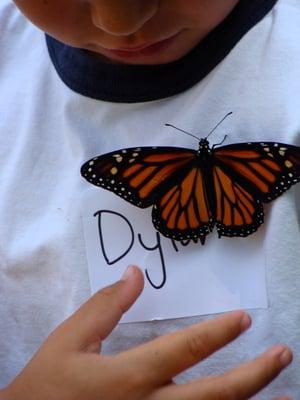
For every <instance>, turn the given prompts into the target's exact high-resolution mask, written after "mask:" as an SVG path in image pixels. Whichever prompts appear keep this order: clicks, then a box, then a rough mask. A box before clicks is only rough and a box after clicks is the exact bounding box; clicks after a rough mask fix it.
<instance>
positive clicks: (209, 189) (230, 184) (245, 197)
mask: <svg viewBox="0 0 300 400" xmlns="http://www.w3.org/2000/svg"><path fill="white" fill-rule="evenodd" d="M81 174H82V176H83V177H84V178H85V179H86V180H88V182H90V183H92V184H94V185H96V186H99V187H103V188H104V189H107V190H110V191H112V192H114V193H115V194H116V195H118V196H120V197H122V198H123V199H124V200H126V201H128V202H130V203H132V204H134V205H136V206H137V207H140V208H146V207H149V206H153V209H152V221H153V224H154V227H155V228H156V229H157V230H158V231H160V232H161V233H162V234H163V235H164V236H166V237H168V238H171V239H174V240H179V241H183V240H193V241H195V242H196V241H197V240H200V241H201V243H202V244H204V242H205V238H206V236H207V235H208V234H209V233H210V232H211V231H212V230H213V228H214V227H216V229H217V232H218V235H219V237H221V236H228V237H234V236H235V237H236V236H238V237H245V236H248V235H250V234H251V233H253V232H255V231H256V230H257V228H258V227H259V226H260V225H261V224H262V223H263V221H264V213H263V204H262V203H266V202H269V201H272V200H274V199H275V198H276V197H278V196H279V195H280V194H282V193H283V192H284V191H286V190H288V189H289V188H290V187H291V186H292V185H294V184H295V183H297V182H299V181H300V148H299V147H296V146H292V145H287V144H283V143H273V142H266V143H261V142H256V143H237V144H231V145H227V146H221V147H217V148H216V146H212V147H210V146H209V142H208V140H207V139H201V140H200V142H199V148H198V150H193V149H187V148H180V147H141V148H128V149H122V150H119V151H116V152H112V153H108V154H104V155H102V156H99V157H95V158H93V159H91V160H89V161H87V162H86V163H85V164H84V165H83V166H82V168H81Z"/></svg>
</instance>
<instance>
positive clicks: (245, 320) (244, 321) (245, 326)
mask: <svg viewBox="0 0 300 400" xmlns="http://www.w3.org/2000/svg"><path fill="white" fill-rule="evenodd" d="M251 322H252V321H251V318H250V316H249V315H248V314H245V315H244V316H243V318H242V320H241V329H242V332H244V331H246V330H247V329H248V328H250V326H251Z"/></svg>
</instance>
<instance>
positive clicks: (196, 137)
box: [165, 124, 200, 142]
mask: <svg viewBox="0 0 300 400" xmlns="http://www.w3.org/2000/svg"><path fill="white" fill-rule="evenodd" d="M165 126H170V127H171V128H174V129H176V130H177V131H180V132H183V133H185V134H186V135H189V136H192V137H193V138H195V139H197V140H198V142H199V141H200V138H198V136H195V135H193V134H192V133H189V132H186V131H184V130H183V129H180V128H177V127H176V126H174V125H171V124H165Z"/></svg>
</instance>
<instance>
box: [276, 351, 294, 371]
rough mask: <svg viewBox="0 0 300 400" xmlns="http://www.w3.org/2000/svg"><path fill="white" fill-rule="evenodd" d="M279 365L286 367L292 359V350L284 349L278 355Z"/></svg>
mask: <svg viewBox="0 0 300 400" xmlns="http://www.w3.org/2000/svg"><path fill="white" fill-rule="evenodd" d="M279 359H280V362H281V365H282V366H283V367H284V368H285V367H287V366H288V365H289V364H290V363H291V362H292V359H293V355H292V352H291V351H290V350H289V349H284V350H283V352H282V353H281V355H280V356H279Z"/></svg>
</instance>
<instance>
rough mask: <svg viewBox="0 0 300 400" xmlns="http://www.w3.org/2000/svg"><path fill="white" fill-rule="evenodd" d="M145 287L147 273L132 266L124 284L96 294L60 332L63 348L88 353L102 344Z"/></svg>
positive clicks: (121, 281)
mask: <svg viewBox="0 0 300 400" xmlns="http://www.w3.org/2000/svg"><path fill="white" fill-rule="evenodd" d="M143 286H144V279H143V273H142V272H141V270H140V269H139V268H137V267H134V266H130V267H128V268H127V270H126V271H125V273H124V274H123V276H122V278H121V280H120V281H118V282H116V283H114V284H113V285H111V286H107V287H105V288H104V289H102V290H100V291H98V292H97V293H95V294H94V295H93V296H92V297H91V298H90V299H89V300H88V301H87V302H86V303H84V304H83V305H82V306H81V307H80V308H79V309H78V310H77V311H76V312H75V313H74V314H73V315H72V316H71V317H70V318H68V319H67V320H66V321H65V322H63V324H62V325H61V326H60V327H59V328H58V331H59V332H57V333H58V334H59V335H60V340H59V342H60V344H61V345H62V346H63V347H64V349H65V350H66V349H68V350H73V351H74V350H84V349H86V348H88V347H89V346H90V345H93V344H95V343H99V342H101V341H102V340H103V339H105V338H106V337H107V336H108V335H109V334H110V333H111V331H112V330H113V328H114V327H115V326H116V325H117V323H118V322H119V320H120V319H121V317H122V315H123V314H124V312H126V311H127V310H128V309H129V308H130V307H131V306H132V304H133V303H134V302H135V300H136V299H137V298H138V296H139V295H140V294H141V292H142V290H143Z"/></svg>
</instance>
